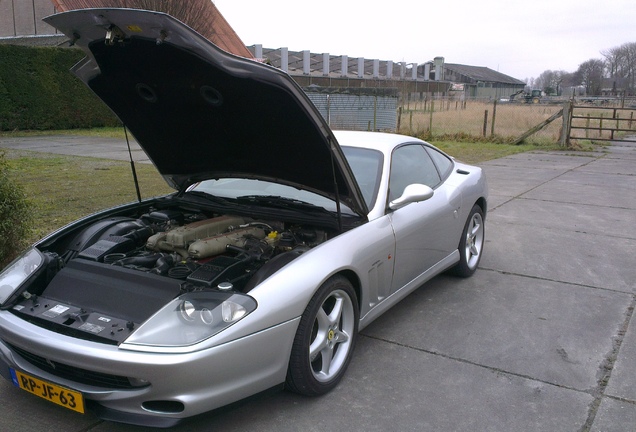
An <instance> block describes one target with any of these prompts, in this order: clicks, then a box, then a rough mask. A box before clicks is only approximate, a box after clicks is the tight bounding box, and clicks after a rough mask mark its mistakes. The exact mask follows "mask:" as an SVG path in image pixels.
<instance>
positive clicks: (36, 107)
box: [0, 45, 119, 131]
mask: <svg viewBox="0 0 636 432" xmlns="http://www.w3.org/2000/svg"><path fill="white" fill-rule="evenodd" d="M83 56H84V54H83V52H82V51H80V50H77V49H68V48H54V47H23V46H17V45H0V130H3V131H7V130H25V129H39V130H48V129H74V128H90V127H100V126H116V125H118V124H119V121H118V120H117V118H116V117H115V115H114V114H113V113H112V112H111V111H110V110H109V109H108V108H107V107H106V105H104V104H103V103H102V102H101V101H100V100H99V99H98V98H97V96H95V95H94V94H93V93H92V92H91V91H90V90H89V89H88V88H87V87H86V86H85V85H84V84H83V83H82V82H81V81H80V80H79V79H77V78H76V77H75V76H74V75H73V74H72V73H70V72H69V69H70V68H71V66H73V65H74V64H75V63H77V62H78V61H79V60H80V59H81V58H82V57H83Z"/></svg>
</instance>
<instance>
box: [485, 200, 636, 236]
mask: <svg viewBox="0 0 636 432" xmlns="http://www.w3.org/2000/svg"><path fill="white" fill-rule="evenodd" d="M608 208H612V209H615V208H617V207H608ZM623 210H632V209H623ZM496 223H497V224H501V225H513V226H518V225H519V223H515V222H508V221H505V220H503V221H496ZM529 226H532V225H531V224H529ZM537 227H540V228H542V229H546V230H550V231H567V232H573V233H577V234H586V235H591V236H600V237H608V238H614V239H622V240H636V237H627V236H624V235H622V236H621V235H616V234H608V233H598V232H588V231H583V230H572V229H570V230H568V229H565V228H561V227H551V226H541V225H538V226H537Z"/></svg>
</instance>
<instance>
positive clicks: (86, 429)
mask: <svg viewBox="0 0 636 432" xmlns="http://www.w3.org/2000/svg"><path fill="white" fill-rule="evenodd" d="M104 423H105V421H104V420H97V421H96V422H95V423H93V424H90V425H88V426H86V427H84V428H82V429H80V430H78V431H77V432H90V431H92V430H93V429H94V428H96V427H99V426H101V425H102V424H104Z"/></svg>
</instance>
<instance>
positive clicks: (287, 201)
mask: <svg viewBox="0 0 636 432" xmlns="http://www.w3.org/2000/svg"><path fill="white" fill-rule="evenodd" d="M236 202H237V203H239V204H256V205H259V206H267V207H275V208H284V209H292V210H313V211H315V210H320V211H326V210H325V209H324V208H323V207H320V206H317V205H314V204H311V203H308V202H305V201H300V200H297V199H293V198H286V197H281V196H276V195H244V196H240V197H238V198H236Z"/></svg>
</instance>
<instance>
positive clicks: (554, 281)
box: [479, 267, 634, 295]
mask: <svg viewBox="0 0 636 432" xmlns="http://www.w3.org/2000/svg"><path fill="white" fill-rule="evenodd" d="M479 270H483V271H491V272H495V273H499V274H502V275H506V276H517V277H522V278H528V279H535V280H541V281H545V282H553V283H561V284H567V285H572V286H575V287H579V288H589V289H593V290H601V291H608V292H612V293H617V294H628V295H634V293H633V292H632V291H622V290H618V289H613V288H606V287H600V286H595V285H586V284H582V283H579V282H568V281H563V280H558V279H550V278H545V277H541V276H535V275H527V274H522V273H515V272H509V271H505V270H497V269H494V268H488V267H479Z"/></svg>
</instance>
